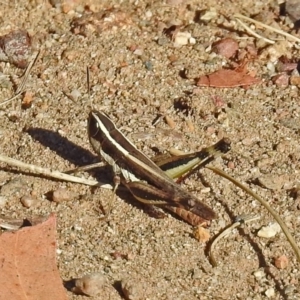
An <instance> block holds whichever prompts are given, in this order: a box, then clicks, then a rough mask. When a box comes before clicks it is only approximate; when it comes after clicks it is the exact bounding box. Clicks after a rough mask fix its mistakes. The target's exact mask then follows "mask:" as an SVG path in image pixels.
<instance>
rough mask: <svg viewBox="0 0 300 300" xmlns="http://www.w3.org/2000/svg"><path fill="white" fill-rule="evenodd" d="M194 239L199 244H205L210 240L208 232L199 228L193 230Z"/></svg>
mask: <svg viewBox="0 0 300 300" xmlns="http://www.w3.org/2000/svg"><path fill="white" fill-rule="evenodd" d="M194 237H195V239H196V240H198V241H199V242H203V243H205V242H207V241H208V240H209V239H210V234H209V231H208V230H207V229H205V228H203V227H201V226H197V227H196V228H195V230H194Z"/></svg>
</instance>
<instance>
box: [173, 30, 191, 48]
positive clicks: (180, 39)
mask: <svg viewBox="0 0 300 300" xmlns="http://www.w3.org/2000/svg"><path fill="white" fill-rule="evenodd" d="M191 37H192V35H191V34H190V33H189V32H186V31H184V32H180V31H179V32H177V33H176V34H175V37H174V44H175V46H184V45H187V44H188V43H189V39H190V38H191Z"/></svg>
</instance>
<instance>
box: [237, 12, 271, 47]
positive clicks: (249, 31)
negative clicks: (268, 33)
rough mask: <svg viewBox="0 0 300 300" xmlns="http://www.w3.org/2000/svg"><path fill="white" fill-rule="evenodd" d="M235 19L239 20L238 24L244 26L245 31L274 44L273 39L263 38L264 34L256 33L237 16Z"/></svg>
mask: <svg viewBox="0 0 300 300" xmlns="http://www.w3.org/2000/svg"><path fill="white" fill-rule="evenodd" d="M236 20H237V21H238V22H239V24H240V25H241V26H242V27H244V29H246V31H247V32H248V33H249V34H252V35H254V36H255V37H256V38H258V39H262V40H264V41H265V42H267V43H269V44H275V41H272V40H269V39H267V38H265V37H264V36H262V35H260V34H258V33H256V32H255V31H254V30H252V29H251V28H250V27H249V26H247V25H246V24H245V23H244V22H242V21H241V20H240V19H238V18H237V19H236Z"/></svg>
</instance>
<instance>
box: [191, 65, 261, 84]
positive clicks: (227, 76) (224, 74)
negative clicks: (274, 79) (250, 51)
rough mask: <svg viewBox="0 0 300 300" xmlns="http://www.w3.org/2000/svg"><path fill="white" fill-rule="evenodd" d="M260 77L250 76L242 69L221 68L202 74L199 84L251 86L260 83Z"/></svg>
mask: <svg viewBox="0 0 300 300" xmlns="http://www.w3.org/2000/svg"><path fill="white" fill-rule="evenodd" d="M259 82H260V79H258V78H255V77H252V76H250V75H249V74H246V73H245V72H241V71H240V70H237V69H236V70H225V69H221V70H218V71H216V72H214V73H212V74H209V75H203V76H200V78H199V79H198V82H197V85H198V86H210V87H219V88H230V87H238V86H249V85H252V84H256V83H259Z"/></svg>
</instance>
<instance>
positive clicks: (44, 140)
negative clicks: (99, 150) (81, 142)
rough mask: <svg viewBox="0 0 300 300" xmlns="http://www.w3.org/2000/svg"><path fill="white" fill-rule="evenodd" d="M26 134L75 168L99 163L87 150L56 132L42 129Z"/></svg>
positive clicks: (33, 129) (31, 130)
mask: <svg viewBox="0 0 300 300" xmlns="http://www.w3.org/2000/svg"><path fill="white" fill-rule="evenodd" d="M26 132H27V133H28V134H29V135H30V136H31V137H32V138H33V139H34V140H36V141H38V142H39V143H41V144H42V145H43V146H45V147H48V148H49V149H51V150H52V151H53V152H55V153H56V154H57V155H59V156H60V157H62V158H63V159H65V160H67V161H69V162H70V163H72V164H74V165H76V166H79V167H80V166H85V165H88V164H92V163H95V162H97V161H99V158H98V157H97V156H96V155H93V154H92V153H91V152H90V151H89V150H86V149H84V148H82V147H80V146H78V145H76V144H74V143H73V142H71V141H69V140H68V139H66V138H65V137H63V136H61V135H60V134H59V133H57V132H53V131H51V130H47V129H43V128H29V129H28V130H26Z"/></svg>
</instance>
